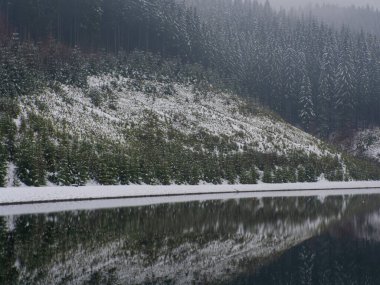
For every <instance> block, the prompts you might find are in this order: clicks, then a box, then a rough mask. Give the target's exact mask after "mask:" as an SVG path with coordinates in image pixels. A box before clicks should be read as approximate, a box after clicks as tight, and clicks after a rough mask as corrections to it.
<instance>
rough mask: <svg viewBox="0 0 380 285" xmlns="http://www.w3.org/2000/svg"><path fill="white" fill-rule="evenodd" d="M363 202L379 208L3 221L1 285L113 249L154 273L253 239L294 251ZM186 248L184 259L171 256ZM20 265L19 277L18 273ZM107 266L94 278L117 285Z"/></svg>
mask: <svg viewBox="0 0 380 285" xmlns="http://www.w3.org/2000/svg"><path fill="white" fill-rule="evenodd" d="M363 199H365V201H366V204H365V209H366V210H368V209H370V208H371V207H374V205H376V201H377V200H378V198H376V199H374V197H364V198H363V197H351V198H350V199H346V198H343V197H334V198H333V197H330V198H326V199H324V200H323V201H322V200H320V199H317V198H310V197H307V198H265V199H260V200H258V199H245V200H230V201H207V202H192V203H183V204H165V205H155V206H147V207H136V208H124V209H112V210H101V211H77V212H65V213H57V214H48V215H27V216H19V217H16V218H14V224H13V226H12V228H13V229H12V230H7V229H6V226H5V225H6V220H4V219H1V220H0V221H1V224H0V260H1V261H3V260H7V261H8V262H4V263H3V262H1V263H0V264H1V265H2V266H0V267H1V268H0V273H1V275H0V278H2V279H0V281H1V282H0V284H3V283H4V282H3V281H4V280H5V279H4V278H8V279H7V280H11V279H12V278H13V279H15V278H16V277H17V274H19V273H21V274H22V276H21V277H22V278H23V279H25V280H26V283H28V282H29V283H33V282H36V280H45V278H47V274H48V271H49V270H50V268H51V266H52V264H66V263H67V264H70V262H72V259H73V256H74V255H75V254H82V255H86V254H91V253H93V252H97V250H101V249H102V248H107V249H109V248H111V246H110V245H112V248H114V251H111V250H110V251H109V252H110V253H112V254H116V255H117V256H116V257H115V256H107V257H106V258H108V259H110V260H111V259H112V258H116V259H122V258H125V259H133V258H136V257H138V259H139V261H138V262H140V263H141V265H143V266H146V267H149V266H153V265H154V264H155V263H156V262H158V260H159V259H160V258H162V256H163V254H164V255H165V258H166V259H164V260H169V259H170V260H171V262H175V259H178V262H180V261H183V260H185V259H186V258H187V257H186V255H188V254H189V252H188V251H191V248H196V249H199V250H201V249H202V250H204V249H205V248H207V247H208V246H209V245H210V244H211V243H212V242H218V243H220V244H227V241H228V242H230V244H229V245H230V246H231V248H232V247H233V246H237V245H239V244H240V246H241V248H242V250H244V246H247V244H248V243H249V242H251V243H253V242H257V241H256V239H257V240H260V239H261V240H260V242H261V243H260V245H261V246H263V247H268V248H270V247H275V246H276V243H275V242H274V241H276V242H277V244H279V243H280V241H278V240H280V239H283V240H286V239H289V240H291V241H292V242H293V243H290V242H288V244H289V245H288V246H291V245H294V243H298V242H300V241H302V237H303V238H307V237H309V235H311V234H315V233H316V232H317V231H322V230H324V228H325V227H327V226H328V225H329V224H330V222H331V220H332V219H335V218H338V217H339V216H341V215H350V214H352V213H354V212H357V211H360V210H361V209H362V207H361V205H362V200H363ZM352 209H354V210H352ZM258 237H260V239H259V238H258ZM231 241H232V242H231ZM282 242H283V241H282ZM186 246H187V247H186ZM282 246H286V243H284V242H283V243H282ZM181 247H183V252H181V253H180V254H178V253H176V254H173V252H176V251H178V249H179V248H181ZM284 249H285V248H284ZM305 250H306V249H305ZM237 252H238V251H237ZM191 254H192V255H195V256H196V255H197V254H198V253H197V252H196V251H193V252H191ZM205 254H206V253H205ZM221 254H223V251H221ZM106 255H107V254H106ZM314 255H315V254H313V253H310V252H308V251H304V253H303V255H301V256H299V258H300V259H301V260H304V262H303V263H302V266H301V267H300V272H303V273H302V274H303V275H302V276H303V277H302V278H303V279H302V280H304V282H305V284H306V283H308V282H309V279H308V278H309V276H310V274H309V272H310V271H313V270H314V267H313V266H314V261H313V262H311V261H310V256H314ZM327 256H328V255H327ZM314 258H315V259H318V258H321V256H319V255H318V256H317V255H315V257H314ZM16 260H17V264H18V268H19V269H21V271H20V270H19V271H20V272H17V270H16V267H15V261H16ZM196 260H197V259H196V258H195V259H194V260H192V262H196ZM92 261H93V262H96V259H93V260H92ZM102 262H104V260H99V261H98V264H91V265H89V267H93V268H97V266H99V270H98V271H96V270H94V274H92V275H91V276H90V277H89V278H90V279H91V278H93V279H94V280H95V279H96V280H100V281H99V282H100V283H104V282H102V280H103V281H104V280H114V278H116V277H115V276H117V272H115V268H112V267H111V268H108V267H107V268H106V267H104V268H103V267H102V264H101V263H102ZM199 262H201V261H199ZM202 262H205V261H202ZM3 264H4V265H3ZM210 264H211V265H210V266H212V263H210ZM194 266H196V265H194ZM239 266H240V265H239ZM89 269H90V270H91V268H89ZM103 269H104V270H103ZM301 269H302V270H301ZM71 270H73V271H75V268H71ZM78 270H79V268H78ZM58 274H61V273H60V272H58ZM61 277H64V276H61ZM208 277H210V276H208ZM28 278H31V279H28ZM67 278H68V280H70V279H69V278H70V277H69V276H68V277H67ZM321 278H322V277H321ZM23 279H22V280H23ZM90 279H88V280H90ZM88 280H87V281H88ZM289 280H291V279H289ZM94 282H95V281H94ZM4 284H12V283H11V282H6V283H4ZM278 284H280V283H278Z"/></svg>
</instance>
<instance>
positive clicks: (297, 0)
mask: <svg viewBox="0 0 380 285" xmlns="http://www.w3.org/2000/svg"><path fill="white" fill-rule="evenodd" d="M260 1H262V2H265V1H266V0H260ZM269 3H270V4H271V5H272V6H273V7H283V8H290V7H299V6H305V5H308V4H321V5H322V4H336V5H340V6H351V5H355V6H359V7H364V6H367V5H369V6H372V7H375V8H378V9H380V1H379V0H269Z"/></svg>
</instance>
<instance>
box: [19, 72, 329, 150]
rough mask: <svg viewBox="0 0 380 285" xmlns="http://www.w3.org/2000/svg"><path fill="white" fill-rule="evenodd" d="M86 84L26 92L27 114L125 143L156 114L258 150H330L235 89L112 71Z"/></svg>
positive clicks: (165, 123) (168, 122) (190, 130)
mask: <svg viewBox="0 0 380 285" xmlns="http://www.w3.org/2000/svg"><path fill="white" fill-rule="evenodd" d="M88 85H89V87H88V89H81V88H76V87H73V86H67V85H61V86H60V89H58V90H55V91H53V90H46V91H45V92H43V93H42V94H39V95H38V97H37V99H33V97H30V96H29V97H24V98H22V100H21V109H22V110H23V114H24V115H26V114H27V113H28V112H33V113H37V114H40V115H42V116H44V117H45V118H49V119H50V120H51V121H52V122H53V123H54V125H55V126H57V127H58V128H61V129H65V130H66V131H70V132H72V133H75V134H77V135H81V134H83V135H86V136H89V135H90V136H91V135H96V136H97V137H98V138H107V139H112V140H115V141H122V142H124V141H125V129H126V128H128V127H129V126H131V125H132V124H134V125H139V124H142V123H144V122H146V120H147V119H148V118H150V117H152V116H154V117H156V118H157V119H158V120H159V122H160V123H161V125H162V128H163V129H165V128H168V127H169V126H170V127H174V128H175V129H176V130H178V131H180V132H182V133H185V134H196V133H199V132H200V131H204V132H207V133H209V134H211V135H216V136H220V135H223V136H225V137H228V138H230V140H231V141H232V142H235V143H238V144H239V145H242V144H248V145H250V146H252V147H253V148H255V149H256V150H257V151H260V152H266V153H268V152H272V153H273V152H276V153H280V154H285V153H288V152H289V151H294V150H301V151H303V152H306V153H316V154H318V155H328V154H330V151H329V150H328V149H327V147H326V146H325V145H324V144H323V143H322V142H321V141H319V140H317V139H316V138H314V137H313V136H311V135H309V134H307V133H305V132H303V131H301V130H299V129H297V128H295V127H293V126H291V125H289V124H287V123H285V122H284V121H281V120H279V119H278V118H273V117H271V116H270V115H268V114H267V113H265V112H262V111H260V110H259V109H257V110H254V111H252V110H251V111H248V109H249V108H250V107H249V106H248V105H247V104H246V102H244V101H243V100H241V99H239V98H238V97H237V96H234V95H232V94H228V93H223V92H216V91H213V92H208V93H207V94H201V93H200V92H198V91H197V90H195V89H194V86H192V85H183V84H166V83H160V82H156V81H148V80H145V81H136V80H134V79H130V78H123V77H117V76H112V75H104V76H98V77H89V78H88ZM152 90H153V91H152ZM167 90H170V93H171V94H168V93H167V92H168V91H167ZM91 94H97V95H98V96H108V97H107V98H109V96H111V97H112V98H114V101H115V102H116V103H115V104H114V106H110V105H109V104H107V103H106V102H103V103H99V104H97V105H94V104H93V101H92V100H91V98H90V97H91ZM104 94H106V95H104ZM106 101H109V99H107V100H106Z"/></svg>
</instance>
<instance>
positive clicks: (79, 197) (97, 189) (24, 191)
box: [0, 181, 380, 205]
mask: <svg viewBox="0 0 380 285" xmlns="http://www.w3.org/2000/svg"><path fill="white" fill-rule="evenodd" d="M376 188H377V189H378V190H379V194H380V181H370V182H369V181H365V182H360V181H355V182H325V181H323V182H316V183H289V184H256V185H195V186H190V185H169V186H159V185H158V186H150V185H126V186H84V187H58V186H57V187H38V188H37V187H22V188H3V189H1V188H0V205H11V204H33V203H46V202H68V201H83V200H99V199H102V200H103V199H104V200H106V199H122V198H148V197H165V196H166V197H169V196H187V195H217V194H229V193H230V194H234V193H235V194H236V193H255V192H287V191H298V192H299V191H319V190H350V189H351V190H353V189H376Z"/></svg>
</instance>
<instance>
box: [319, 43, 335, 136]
mask: <svg viewBox="0 0 380 285" xmlns="http://www.w3.org/2000/svg"><path fill="white" fill-rule="evenodd" d="M333 56H334V55H333V50H332V48H330V47H325V48H324V50H323V56H322V62H321V73H320V77H319V92H318V105H317V107H318V125H319V126H318V133H319V135H320V136H321V137H323V138H327V137H328V135H329V134H330V132H331V130H332V126H331V122H332V118H333V108H332V103H333V98H334V91H335V89H336V88H335V71H334V62H333Z"/></svg>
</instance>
